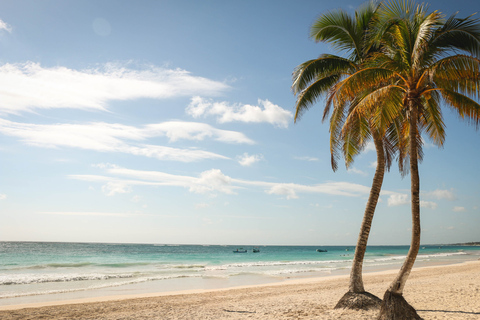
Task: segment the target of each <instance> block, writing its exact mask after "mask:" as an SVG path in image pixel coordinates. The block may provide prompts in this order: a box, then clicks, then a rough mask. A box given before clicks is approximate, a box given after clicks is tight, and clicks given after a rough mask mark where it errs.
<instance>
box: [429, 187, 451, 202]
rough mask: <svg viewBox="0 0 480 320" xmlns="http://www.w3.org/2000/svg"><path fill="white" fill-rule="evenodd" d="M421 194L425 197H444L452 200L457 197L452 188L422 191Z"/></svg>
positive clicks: (439, 198) (440, 198)
mask: <svg viewBox="0 0 480 320" xmlns="http://www.w3.org/2000/svg"><path fill="white" fill-rule="evenodd" d="M422 196H424V197H427V198H433V199H438V200H442V199H445V200H450V201H454V200H456V199H457V197H456V196H455V194H454V193H453V189H450V190H441V189H437V190H434V191H427V192H422Z"/></svg>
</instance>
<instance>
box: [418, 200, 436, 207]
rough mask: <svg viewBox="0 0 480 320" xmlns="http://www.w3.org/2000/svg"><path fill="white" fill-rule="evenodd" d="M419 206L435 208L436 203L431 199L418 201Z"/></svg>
mask: <svg viewBox="0 0 480 320" xmlns="http://www.w3.org/2000/svg"><path fill="white" fill-rule="evenodd" d="M420 207H422V208H430V209H437V207H438V204H437V203H436V202H432V201H423V200H421V201H420Z"/></svg>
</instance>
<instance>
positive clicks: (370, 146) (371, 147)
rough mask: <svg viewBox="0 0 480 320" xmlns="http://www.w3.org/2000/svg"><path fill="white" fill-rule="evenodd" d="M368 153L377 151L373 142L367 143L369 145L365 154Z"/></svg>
mask: <svg viewBox="0 0 480 320" xmlns="http://www.w3.org/2000/svg"><path fill="white" fill-rule="evenodd" d="M368 151H376V150H375V144H374V143H373V142H372V141H369V142H367V145H366V146H365V149H364V152H368Z"/></svg>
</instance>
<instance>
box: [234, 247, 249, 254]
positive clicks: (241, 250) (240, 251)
mask: <svg viewBox="0 0 480 320" xmlns="http://www.w3.org/2000/svg"><path fill="white" fill-rule="evenodd" d="M233 253H247V250H244V249H243V248H239V249H237V250H233Z"/></svg>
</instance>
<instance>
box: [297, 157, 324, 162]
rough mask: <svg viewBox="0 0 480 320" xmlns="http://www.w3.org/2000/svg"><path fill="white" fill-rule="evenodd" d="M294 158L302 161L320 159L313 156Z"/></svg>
mask: <svg viewBox="0 0 480 320" xmlns="http://www.w3.org/2000/svg"><path fill="white" fill-rule="evenodd" d="M294 159H297V160H302V161H319V160H320V159H318V158H315V157H294Z"/></svg>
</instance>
